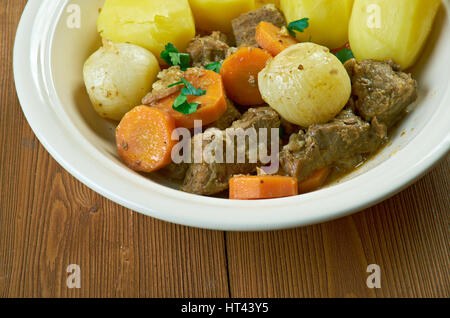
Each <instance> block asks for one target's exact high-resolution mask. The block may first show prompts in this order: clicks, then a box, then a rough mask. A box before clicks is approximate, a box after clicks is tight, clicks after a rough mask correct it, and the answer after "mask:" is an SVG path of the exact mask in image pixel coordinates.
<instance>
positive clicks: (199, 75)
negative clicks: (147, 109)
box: [152, 70, 227, 128]
mask: <svg viewBox="0 0 450 318" xmlns="http://www.w3.org/2000/svg"><path fill="white" fill-rule="evenodd" d="M184 78H185V79H186V80H187V81H188V82H190V83H191V84H192V85H193V86H194V87H195V88H201V89H203V90H206V95H203V96H188V102H189V103H199V104H200V106H199V108H198V109H197V111H196V112H195V113H193V114H189V115H184V114H182V113H180V112H177V111H176V110H174V109H173V108H172V106H173V102H174V101H175V99H176V98H177V97H178V95H179V94H180V93H179V92H178V93H175V94H173V95H170V96H168V97H165V98H163V99H161V100H159V101H158V102H156V103H155V104H152V106H153V107H156V108H159V109H163V110H164V111H166V112H167V113H168V114H169V115H171V116H172V117H173V118H174V119H175V123H176V125H177V127H185V128H193V127H194V121H195V120H201V121H202V125H203V126H205V125H208V124H211V123H213V122H215V121H216V120H218V119H219V118H220V117H222V115H223V114H224V113H225V111H226V110H227V102H226V100H225V89H224V86H223V82H222V78H221V76H220V75H219V74H217V73H216V72H213V71H208V70H204V71H202V72H187V73H185V76H184Z"/></svg>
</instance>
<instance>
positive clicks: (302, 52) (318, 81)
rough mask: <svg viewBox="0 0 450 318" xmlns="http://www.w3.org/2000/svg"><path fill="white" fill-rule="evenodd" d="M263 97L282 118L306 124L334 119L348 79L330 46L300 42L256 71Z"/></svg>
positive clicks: (347, 89) (346, 94)
mask: <svg viewBox="0 0 450 318" xmlns="http://www.w3.org/2000/svg"><path fill="white" fill-rule="evenodd" d="M258 84H259V89H260V91H261V95H262V97H263V99H264V100H265V101H266V103H268V104H269V105H270V106H271V107H272V108H274V109H275V110H276V111H277V112H278V113H279V114H280V115H281V117H283V118H284V119H285V120H287V121H289V122H291V123H293V124H296V125H299V126H302V127H308V126H310V125H312V124H318V123H326V122H328V121H330V120H331V119H333V118H334V117H335V116H336V115H337V114H338V113H339V112H340V111H341V110H342V109H343V108H344V106H345V105H346V103H347V101H348V100H349V98H350V94H351V82H350V77H349V76H348V74H347V72H346V70H345V68H344V66H343V65H342V63H341V62H340V61H339V59H337V58H336V57H335V56H334V55H333V54H332V53H330V51H329V49H328V48H326V47H323V46H320V45H317V44H313V43H300V44H296V45H293V46H291V47H289V48H288V49H286V50H284V51H283V52H281V53H280V54H278V55H277V56H276V57H275V58H274V59H273V60H272V61H270V62H269V63H268V65H267V66H266V67H265V68H264V70H263V71H261V72H260V73H259V75H258Z"/></svg>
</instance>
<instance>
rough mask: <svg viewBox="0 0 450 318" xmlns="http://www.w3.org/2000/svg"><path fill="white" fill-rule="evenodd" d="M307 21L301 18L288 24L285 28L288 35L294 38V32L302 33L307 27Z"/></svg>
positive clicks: (307, 19)
mask: <svg viewBox="0 0 450 318" xmlns="http://www.w3.org/2000/svg"><path fill="white" fill-rule="evenodd" d="M308 21H309V18H303V19H300V20H297V21H293V22H291V23H289V25H288V26H287V29H288V31H289V34H290V35H291V36H292V37H294V38H295V36H296V35H295V32H294V31H298V32H304V31H305V30H306V29H307V28H308V27H309V22H308Z"/></svg>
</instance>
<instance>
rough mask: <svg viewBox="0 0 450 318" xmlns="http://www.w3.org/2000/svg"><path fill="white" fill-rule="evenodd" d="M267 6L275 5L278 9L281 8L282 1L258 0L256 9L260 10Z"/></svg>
mask: <svg viewBox="0 0 450 318" xmlns="http://www.w3.org/2000/svg"><path fill="white" fill-rule="evenodd" d="M266 4H274V5H276V6H277V7H278V8H279V7H280V0H256V7H257V8H260V7H262V6H265V5H266Z"/></svg>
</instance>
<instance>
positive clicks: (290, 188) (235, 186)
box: [230, 175, 298, 200]
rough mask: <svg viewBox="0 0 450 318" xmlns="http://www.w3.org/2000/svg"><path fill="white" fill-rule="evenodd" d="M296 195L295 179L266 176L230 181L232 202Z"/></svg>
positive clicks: (238, 177) (245, 177) (244, 177)
mask: <svg viewBox="0 0 450 318" xmlns="http://www.w3.org/2000/svg"><path fill="white" fill-rule="evenodd" d="M297 194H298V182H297V178H291V177H284V176H272V175H266V176H237V177H234V178H231V179H230V199H234V200H253V199H273V198H282V197H289V196H293V195H297Z"/></svg>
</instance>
